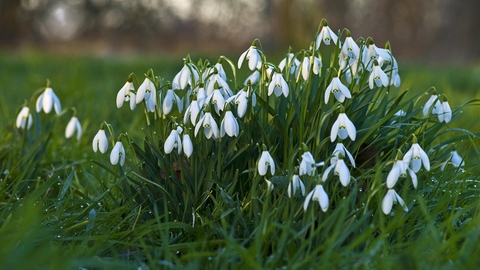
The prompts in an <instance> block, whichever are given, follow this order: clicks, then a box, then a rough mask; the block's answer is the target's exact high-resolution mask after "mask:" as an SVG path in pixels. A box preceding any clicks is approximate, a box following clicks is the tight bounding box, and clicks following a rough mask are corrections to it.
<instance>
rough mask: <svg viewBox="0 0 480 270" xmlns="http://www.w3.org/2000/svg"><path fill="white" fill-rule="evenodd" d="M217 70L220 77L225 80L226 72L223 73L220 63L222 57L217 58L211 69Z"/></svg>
mask: <svg viewBox="0 0 480 270" xmlns="http://www.w3.org/2000/svg"><path fill="white" fill-rule="evenodd" d="M215 69H216V70H217V72H218V75H219V76H220V78H222V79H223V80H224V81H227V74H226V73H225V69H224V68H223V65H222V58H219V59H218V61H217V63H216V64H215V66H214V68H213V70H215Z"/></svg>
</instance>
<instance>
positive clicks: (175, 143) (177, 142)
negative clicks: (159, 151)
mask: <svg viewBox="0 0 480 270" xmlns="http://www.w3.org/2000/svg"><path fill="white" fill-rule="evenodd" d="M182 131H183V129H182V128H181V127H177V128H176V129H173V130H172V131H171V132H170V135H168V137H167V139H166V140H165V143H164V145H163V148H164V150H165V154H170V153H171V152H172V151H173V148H177V152H178V154H179V155H180V153H181V152H182V139H180V134H182Z"/></svg>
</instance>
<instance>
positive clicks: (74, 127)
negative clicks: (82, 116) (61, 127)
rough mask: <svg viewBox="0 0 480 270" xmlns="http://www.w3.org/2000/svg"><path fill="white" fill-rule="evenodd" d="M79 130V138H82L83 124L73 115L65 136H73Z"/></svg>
mask: <svg viewBox="0 0 480 270" xmlns="http://www.w3.org/2000/svg"><path fill="white" fill-rule="evenodd" d="M75 132H77V140H80V137H82V125H80V122H79V121H78V118H77V117H76V116H73V117H72V118H71V119H70V121H68V124H67V128H66V129H65V138H67V139H68V138H70V137H72V136H73V133H75Z"/></svg>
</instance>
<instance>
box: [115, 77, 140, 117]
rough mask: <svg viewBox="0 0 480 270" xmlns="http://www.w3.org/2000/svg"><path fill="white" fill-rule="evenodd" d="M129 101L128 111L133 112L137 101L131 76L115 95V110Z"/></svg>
mask: <svg viewBox="0 0 480 270" xmlns="http://www.w3.org/2000/svg"><path fill="white" fill-rule="evenodd" d="M125 101H130V109H131V110H132V111H133V110H134V109H135V107H136V106H137V100H136V95H135V87H134V86H133V83H132V74H130V75H129V76H128V79H127V82H126V83H125V85H124V86H123V87H122V88H121V89H120V91H118V94H117V108H120V107H122V105H123V102H125Z"/></svg>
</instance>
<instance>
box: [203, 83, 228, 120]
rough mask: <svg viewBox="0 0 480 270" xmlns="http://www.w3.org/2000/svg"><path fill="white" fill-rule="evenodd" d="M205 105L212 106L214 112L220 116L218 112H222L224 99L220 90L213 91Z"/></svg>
mask: <svg viewBox="0 0 480 270" xmlns="http://www.w3.org/2000/svg"><path fill="white" fill-rule="evenodd" d="M205 102H206V103H211V104H213V107H214V108H215V112H216V113H217V114H218V115H220V111H223V109H224V107H225V98H224V97H223V95H222V93H221V92H220V89H218V88H217V89H215V90H213V92H212V93H211V94H210V95H209V96H208V97H207V100H206V101H205Z"/></svg>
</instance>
